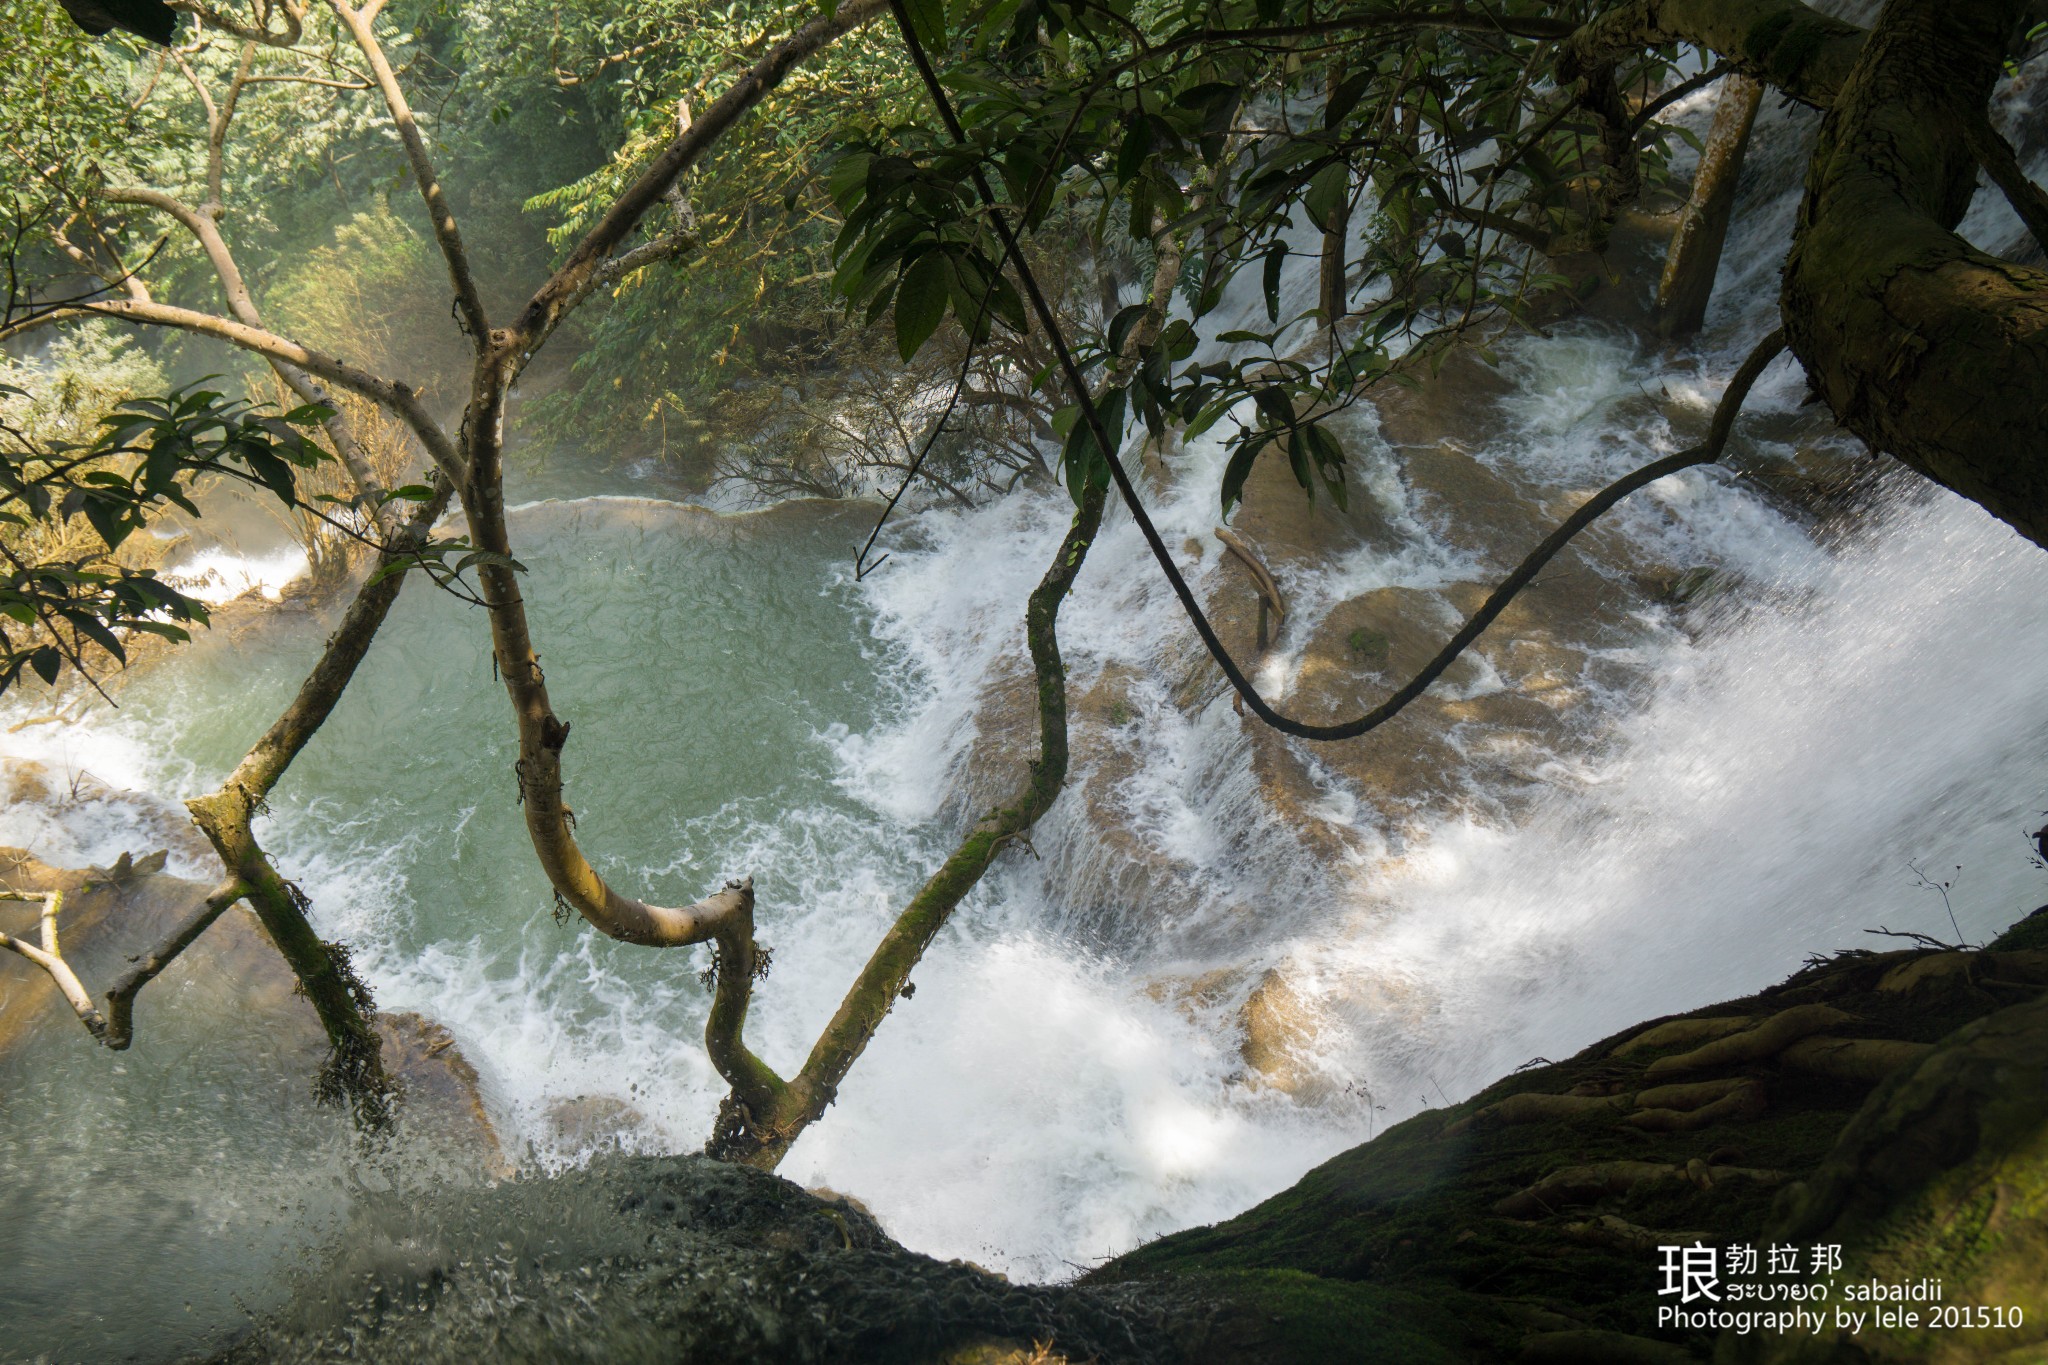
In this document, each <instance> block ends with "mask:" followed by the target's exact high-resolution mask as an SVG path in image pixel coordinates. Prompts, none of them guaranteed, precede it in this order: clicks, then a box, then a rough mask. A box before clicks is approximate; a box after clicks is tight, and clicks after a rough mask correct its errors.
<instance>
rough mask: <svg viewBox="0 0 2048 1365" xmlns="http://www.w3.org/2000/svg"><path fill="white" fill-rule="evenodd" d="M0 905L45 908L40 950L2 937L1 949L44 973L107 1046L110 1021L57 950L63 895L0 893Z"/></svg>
mask: <svg viewBox="0 0 2048 1365" xmlns="http://www.w3.org/2000/svg"><path fill="white" fill-rule="evenodd" d="M0 901H40V902H41V903H42V907H43V913H42V930H43V942H42V946H41V947H37V946H36V945H35V944H33V943H29V942H26V941H24V940H22V939H18V938H16V937H14V936H13V935H12V934H4V933H0V948H11V949H13V950H14V951H15V952H17V953H19V954H21V955H22V956H23V957H25V958H27V959H28V960H29V961H30V962H33V963H34V964H35V965H36V966H38V967H40V968H42V969H43V972H44V973H45V974H46V975H47V976H48V977H49V978H50V980H51V982H52V983H54V984H55V985H56V987H57V989H58V990H59V991H61V992H63V994H64V999H65V1001H66V1002H67V1003H69V1004H70V1006H71V1011H72V1013H74V1014H76V1015H77V1016H78V1022H79V1023H81V1024H84V1025H85V1029H86V1032H88V1033H90V1034H91V1035H92V1036H93V1037H94V1038H95V1039H97V1040H99V1041H100V1042H102V1043H104V1042H106V1041H107V1021H106V1020H105V1019H103V1018H101V1017H100V1012H99V1010H98V1009H96V1008H95V1007H94V1006H93V1003H92V996H90V995H88V994H87V993H86V989H85V987H84V986H83V985H82V984H80V982H79V980H78V973H76V972H74V971H72V970H71V964H70V963H68V962H66V961H65V960H64V953H63V950H62V949H60V948H59V947H58V946H57V914H58V912H59V911H60V910H62V909H63V907H64V893H63V892H62V891H0Z"/></svg>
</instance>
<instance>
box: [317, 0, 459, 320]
mask: <svg viewBox="0 0 2048 1365" xmlns="http://www.w3.org/2000/svg"><path fill="white" fill-rule="evenodd" d="M329 4H330V6H331V7H332V8H333V10H334V12H335V13H336V14H337V15H339V16H340V17H341V21H342V23H344V24H346V25H347V26H348V31H349V34H350V35H351V36H352V37H354V39H355V40H356V46H357V47H359V48H361V49H362V52H363V56H364V57H365V58H367V59H368V60H369V63H370V75H371V77H372V78H373V79H374V80H375V81H376V82H377V89H378V90H379V92H381V93H382V94H383V96H384V105H385V107H386V108H387V109H389V110H390V111H391V122H392V123H393V125H395V126H396V127H397V129H398V136H399V139H400V140H401V141H402V142H404V144H405V155H406V159H407V160H408V161H410V162H411V163H412V176H413V180H414V181H415V182H416V183H417V184H418V185H419V191H420V198H421V199H423V200H425V201H426V205H427V218H428V220H429V221H430V222H431V223H432V224H433V228H434V240H435V241H436V242H438V243H439V244H440V246H441V256H442V259H444V260H445V261H446V262H447V263H448V279H449V282H450V283H452V284H453V285H454V286H455V307H456V311H457V313H458V314H459V315H460V316H461V319H462V326H463V330H464V331H466V332H468V333H469V336H470V340H471V341H472V342H473V343H474V344H475V346H476V349H477V351H478V353H479V354H481V353H482V352H483V351H484V350H485V349H486V348H488V347H489V346H490V344H491V324H490V319H489V318H487V317H486V316H485V315H484V303H483V296H482V295H480V294H479V293H478V292H477V287H476V277H475V276H474V275H473V274H471V273H470V268H469V253H468V251H467V250H466V249H465V248H464V247H463V245H462V232H461V230H460V229H459V228H457V227H456V225H455V210H454V209H452V208H450V207H449V205H448V195H447V193H446V192H445V191H444V190H442V188H441V180H440V177H439V176H437V175H436V174H435V173H434V163H433V159H432V158H431V157H429V156H428V155H427V140H426V137H425V135H424V134H422V133H421V132H420V126H419V120H417V119H416V118H414V117H413V112H412V105H411V104H409V103H408V102H407V101H406V98H405V91H404V90H403V89H402V88H401V87H400V86H399V84H398V76H397V74H396V73H395V72H393V71H392V69H391V63H390V61H389V60H388V59H387V58H386V57H385V56H384V47H383V45H382V44H381V43H379V42H378V41H377V35H376V34H375V33H374V32H372V31H371V23H372V21H373V20H375V18H376V17H377V11H378V10H380V9H381V8H383V6H382V4H381V0H379V3H373V4H369V5H365V6H364V7H363V8H362V9H359V10H357V9H350V8H349V7H348V5H347V4H346V3H345V0H329Z"/></svg>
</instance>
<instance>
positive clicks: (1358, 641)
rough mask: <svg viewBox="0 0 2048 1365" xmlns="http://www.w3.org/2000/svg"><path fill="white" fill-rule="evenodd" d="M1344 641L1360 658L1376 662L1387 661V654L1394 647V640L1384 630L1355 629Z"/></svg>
mask: <svg viewBox="0 0 2048 1365" xmlns="http://www.w3.org/2000/svg"><path fill="white" fill-rule="evenodd" d="M1344 643H1345V644H1347V645H1349V646H1350V647H1351V652H1352V653H1353V654H1356V655H1357V656H1358V657H1359V658H1361V659H1364V660H1366V661H1367V662H1368V663H1376V664H1378V663H1385V662H1386V661H1387V655H1388V654H1389V653H1390V652H1391V651H1392V649H1393V641H1392V640H1390V639H1389V638H1388V637H1387V633H1386V632H1385V631H1383V630H1365V629H1362V628H1361V629H1359V630H1354V631H1352V632H1351V634H1350V635H1348V636H1347V637H1345V640H1344Z"/></svg>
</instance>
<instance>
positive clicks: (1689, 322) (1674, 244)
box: [1657, 75, 1764, 337]
mask: <svg viewBox="0 0 2048 1365" xmlns="http://www.w3.org/2000/svg"><path fill="white" fill-rule="evenodd" d="M1763 99H1764V87H1763V83H1762V82H1761V81H1758V80H1754V79H1752V78H1751V77H1748V76H1742V75H1734V76H1729V77H1728V78H1727V79H1726V83H1725V84H1724V85H1723V87H1722V90H1721V99H1720V102H1719V103H1718V104H1716V105H1715V107H1714V126H1713V127H1712V128H1711V129H1709V130H1708V132H1707V145H1706V148H1705V150H1703V151H1702V152H1701V153H1700V167H1699V171H1698V173H1697V174H1696V175H1695V176H1694V177H1693V186H1692V197H1691V198H1690V199H1689V200H1687V201H1686V205H1685V211H1684V213H1683V214H1681V215H1680V216H1679V219H1678V227H1677V228H1676V229H1675V230H1674V231H1673V232H1672V234H1671V247H1670V251H1669V253H1668V254H1667V255H1666V256H1665V258H1664V276H1663V278H1662V279H1661V280H1659V281H1658V284H1657V330H1658V332H1659V333H1661V334H1662V335H1664V336H1666V337H1682V336H1690V335H1691V334H1692V333H1694V332H1697V331H1698V330H1699V329H1700V324H1701V323H1703V322H1705V321H1706V318H1707V302H1708V300H1710V299H1711V298H1713V296H1714V275H1715V273H1716V272H1717V271H1718V270H1719V269H1720V266H1721V248H1722V247H1723V246H1725V245H1726V244H1727V241H1728V223H1729V220H1730V219H1731V218H1733V217H1734V214H1735V183H1736V179H1737V177H1739V176H1740V175H1741V174H1742V158H1743V153H1745V152H1746V151H1748V150H1749V130H1750V128H1751V127H1752V126H1754V125H1755V123H1756V111H1757V109H1758V108H1759V107H1760V106H1761V105H1762V104H1763Z"/></svg>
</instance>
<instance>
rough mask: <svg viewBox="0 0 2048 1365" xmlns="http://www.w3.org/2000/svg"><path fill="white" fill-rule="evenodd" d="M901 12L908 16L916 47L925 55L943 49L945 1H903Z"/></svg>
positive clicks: (944, 44) (944, 42)
mask: <svg viewBox="0 0 2048 1365" xmlns="http://www.w3.org/2000/svg"><path fill="white" fill-rule="evenodd" d="M903 11H904V13H906V14H908V15H909V16H910V31H911V33H913V34H914V35H916V37H917V42H918V46H920V47H922V48H923V49H924V50H925V51H926V52H927V53H931V52H940V51H943V50H944V49H945V46H946V0H903Z"/></svg>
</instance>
